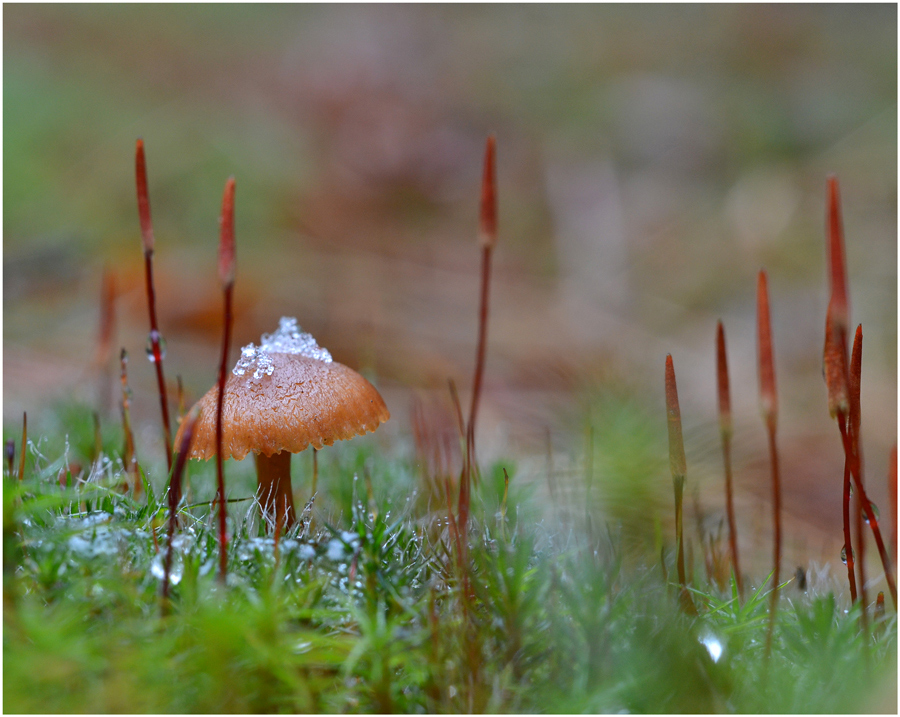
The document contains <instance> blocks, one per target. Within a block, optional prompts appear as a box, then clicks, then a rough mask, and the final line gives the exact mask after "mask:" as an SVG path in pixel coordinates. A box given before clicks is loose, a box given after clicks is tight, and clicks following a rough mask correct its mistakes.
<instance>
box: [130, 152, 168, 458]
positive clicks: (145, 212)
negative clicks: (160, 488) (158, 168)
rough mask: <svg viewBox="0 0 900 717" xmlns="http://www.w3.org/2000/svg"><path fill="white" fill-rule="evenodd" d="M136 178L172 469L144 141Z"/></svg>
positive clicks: (153, 355) (152, 349)
mask: <svg viewBox="0 0 900 717" xmlns="http://www.w3.org/2000/svg"><path fill="white" fill-rule="evenodd" d="M135 177H136V180H137V200H138V216H139V217H140V221H141V237H142V239H143V242H144V275H145V278H146V287H147V305H148V307H149V310H150V352H151V359H152V361H153V365H154V366H155V367H156V383H157V385H158V386H159V402H160V406H161V408H162V422H163V435H164V437H165V442H166V465H167V467H168V469H169V471H170V472H171V470H172V429H171V426H170V423H169V401H168V398H167V396H166V379H165V377H164V376H163V367H162V360H163V356H162V348H161V347H160V339H161V336H160V333H159V326H158V324H157V322H156V293H155V291H154V289H153V246H154V238H153V223H152V222H151V220H150V197H149V194H148V193H147V165H146V161H145V160H144V141H143V140H141V139H139V140H138V141H137V149H136V151H135Z"/></svg>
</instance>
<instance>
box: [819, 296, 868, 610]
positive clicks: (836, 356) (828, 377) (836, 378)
mask: <svg viewBox="0 0 900 717" xmlns="http://www.w3.org/2000/svg"><path fill="white" fill-rule="evenodd" d="M834 316H835V301H834V300H833V299H832V300H831V301H830V302H829V303H828V313H827V314H826V318H825V349H824V352H823V362H822V363H823V372H824V375H825V387H826V388H827V390H828V412H829V413H830V414H831V416H832V418H837V421H838V428H839V430H840V432H841V435H842V436H843V435H844V433H845V431H846V427H847V417H848V415H849V411H850V397H849V389H848V387H847V382H848V377H847V362H846V357H845V356H844V350H843V348H842V345H841V333H840V331H839V329H838V326H837V322H836V321H835V318H834ZM842 495H843V500H842V508H843V510H842V516H843V528H844V549H843V556H842V557H843V560H844V564H845V565H846V566H847V580H848V582H849V584H850V601H851V602H856V595H857V592H856V571H855V569H854V554H853V545H852V542H851V538H850V454H849V453H845V455H844V481H843V488H842ZM858 544H859V541H858V540H857V545H858Z"/></svg>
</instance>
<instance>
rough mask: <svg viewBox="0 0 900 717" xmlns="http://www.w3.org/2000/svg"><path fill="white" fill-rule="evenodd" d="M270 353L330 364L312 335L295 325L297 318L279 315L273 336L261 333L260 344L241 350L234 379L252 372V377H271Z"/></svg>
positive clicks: (234, 370)
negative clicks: (302, 357) (295, 355)
mask: <svg viewBox="0 0 900 717" xmlns="http://www.w3.org/2000/svg"><path fill="white" fill-rule="evenodd" d="M270 354H299V355H300V356H306V357H307V358H312V359H317V360H319V361H324V362H325V363H331V354H330V353H328V350H327V349H324V348H322V347H321V346H319V344H317V343H316V340H315V339H314V338H313V337H312V334H308V333H306V332H304V331H302V330H301V329H300V327H299V326H297V319H295V318H293V317H287V316H282V317H281V320H280V321H279V322H278V330H277V331H276V332H275V333H274V334H263V336H262V343H261V344H260V345H259V346H256V345H255V344H253V343H249V344H247V345H246V346H244V348H242V349H241V357H240V358H239V359H238V362H237V364H235V367H234V368H233V369H232V373H233V374H234V375H235V376H243V375H244V374H245V373H247V371H249V370H250V369H253V378H262V377H263V376H271V375H272V372H273V371H274V370H275V364H273V363H272V357H271V356H270Z"/></svg>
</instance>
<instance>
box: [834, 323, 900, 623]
mask: <svg viewBox="0 0 900 717" xmlns="http://www.w3.org/2000/svg"><path fill="white" fill-rule="evenodd" d="M862 339H863V333H862V324H860V325H859V326H858V327H857V328H856V336H855V338H854V341H853V355H852V357H851V359H850V410H851V416H850V420H849V421H848V423H849V424H850V430H849V431H848V433H849V435H848V436H847V438H848V441H847V442H846V443H845V448H844V450H845V452H847V454H848V455H850V457H851V461H850V470H851V473H852V475H853V480H854V481H855V486H856V492H857V494H858V501H859V503H860V505H861V507H862V510H863V511H864V512H865V514H866V517H867V518H868V520H869V527H870V528H871V529H872V536H873V537H874V538H875V545H876V546H877V547H878V554H879V557H880V558H881V564H882V566H883V567H884V578H885V580H886V581H887V584H888V590H889V591H890V593H891V599H892V600H893V602H894V609H895V610H896V609H897V584H896V581H895V580H894V571H893V568H892V566H891V559H890V557H889V556H888V553H887V550H886V548H885V545H884V540H883V539H882V537H881V530H880V529H879V527H878V517H877V516H876V515H875V510H874V508H873V507H872V502H871V501H870V500H869V498H868V496H867V495H866V491H865V488H864V486H863V476H862V460H861V459H862V455H861V450H860V446H861V443H860V412H859V385H860V378H861V374H862ZM854 404H855V406H854ZM854 411H855V415H853V412H854Z"/></svg>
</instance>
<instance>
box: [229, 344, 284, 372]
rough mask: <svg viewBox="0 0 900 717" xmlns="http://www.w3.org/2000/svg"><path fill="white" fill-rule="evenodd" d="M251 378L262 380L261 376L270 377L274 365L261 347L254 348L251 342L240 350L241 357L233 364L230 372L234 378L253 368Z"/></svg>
mask: <svg viewBox="0 0 900 717" xmlns="http://www.w3.org/2000/svg"><path fill="white" fill-rule="evenodd" d="M254 366H255V367H256V369H255V370H254V371H253V378H262V377H263V376H271V375H272V372H273V371H274V370H275V364H273V363H272V357H271V356H269V354H268V353H266V352H265V350H263V348H262V346H256V345H255V344H253V343H252V342H251V343H249V344H247V345H246V346H244V348H242V349H241V357H240V358H239V359H238V362H237V363H236V364H235V366H234V368H233V369H232V370H231V372H232V373H233V374H234V375H235V376H243V375H244V374H245V373H247V371H248V370H249V369H251V368H253V367H254Z"/></svg>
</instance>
